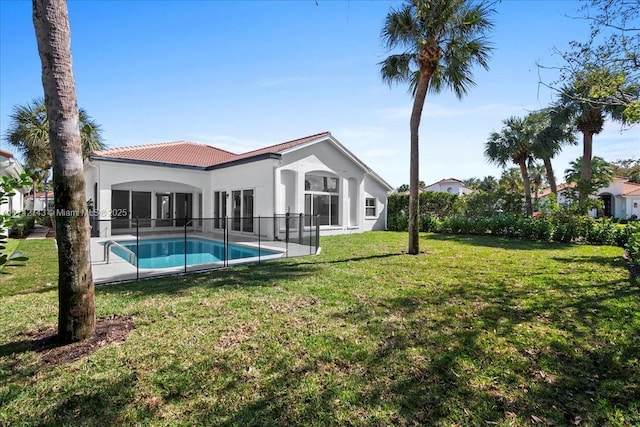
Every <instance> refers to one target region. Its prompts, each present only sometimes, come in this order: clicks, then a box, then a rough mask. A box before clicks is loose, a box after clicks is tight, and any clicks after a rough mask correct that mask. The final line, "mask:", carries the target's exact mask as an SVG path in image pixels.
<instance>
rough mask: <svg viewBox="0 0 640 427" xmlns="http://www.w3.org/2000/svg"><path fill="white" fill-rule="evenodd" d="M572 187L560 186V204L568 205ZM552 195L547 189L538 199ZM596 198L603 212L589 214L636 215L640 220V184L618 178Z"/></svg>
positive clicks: (611, 216)
mask: <svg viewBox="0 0 640 427" xmlns="http://www.w3.org/2000/svg"><path fill="white" fill-rule="evenodd" d="M571 187H572V185H571V184H559V185H558V204H560V205H564V204H566V203H567V197H566V194H565V193H566V191H567V190H568V189H569V188H571ZM550 194H551V190H550V189H548V188H545V189H543V190H541V191H540V192H539V194H538V197H540V198H542V197H548V196H549V195H550ZM596 197H598V198H600V200H602V202H603V208H602V210H601V211H595V210H593V211H591V212H589V214H590V215H591V216H594V217H598V216H604V217H610V218H630V217H632V216H634V215H635V218H640V184H636V183H633V182H630V181H629V180H628V179H626V178H620V177H617V178H614V179H613V181H611V183H610V184H609V185H608V186H606V187H604V188H601V189H600V190H598V193H597V195H596Z"/></svg>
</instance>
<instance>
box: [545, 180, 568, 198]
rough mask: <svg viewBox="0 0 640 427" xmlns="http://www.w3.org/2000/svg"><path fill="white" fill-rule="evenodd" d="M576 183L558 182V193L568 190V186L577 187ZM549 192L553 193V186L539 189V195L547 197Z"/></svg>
mask: <svg viewBox="0 0 640 427" xmlns="http://www.w3.org/2000/svg"><path fill="white" fill-rule="evenodd" d="M575 186H576V184H575V183H574V182H572V183H570V184H567V183H562V184H558V185H556V189H557V190H558V193H559V192H561V191H563V190H566V189H567V188H570V187H571V188H573V187H575ZM549 194H551V188H550V187H547V188H543V189H542V190H540V191H538V197H547V196H548V195H549Z"/></svg>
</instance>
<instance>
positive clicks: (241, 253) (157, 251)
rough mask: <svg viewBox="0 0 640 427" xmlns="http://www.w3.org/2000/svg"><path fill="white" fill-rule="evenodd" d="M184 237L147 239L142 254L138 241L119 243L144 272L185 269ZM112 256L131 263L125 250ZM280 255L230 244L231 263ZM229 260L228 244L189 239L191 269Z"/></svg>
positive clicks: (118, 251) (143, 241) (143, 243)
mask: <svg viewBox="0 0 640 427" xmlns="http://www.w3.org/2000/svg"><path fill="white" fill-rule="evenodd" d="M184 243H185V241H184V237H173V238H162V239H145V240H140V242H139V253H138V251H137V249H136V241H135V240H126V241H118V244H119V245H122V246H124V247H125V248H127V249H128V250H130V251H131V252H133V253H134V254H135V255H136V256H137V257H138V267H140V268H170V267H182V266H184V252H185V251H184ZM111 252H113V253H114V254H116V255H118V256H119V257H120V258H122V259H124V260H127V261H129V262H130V263H132V264H133V265H135V260H133V262H132V261H130V260H129V257H128V254H127V252H126V251H125V250H123V249H122V248H120V247H118V246H116V245H113V246H111ZM275 254H279V252H275V251H270V250H266V249H257V248H250V247H247V246H240V245H234V244H231V243H228V244H227V260H237V259H242V258H253V257H258V256H261V257H263V256H269V255H275ZM224 259H225V248H224V243H223V242H219V241H216V240H209V239H201V238H198V237H187V265H188V266H190V265H197V264H208V263H215V262H222V261H224Z"/></svg>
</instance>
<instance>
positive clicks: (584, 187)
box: [578, 132, 593, 213]
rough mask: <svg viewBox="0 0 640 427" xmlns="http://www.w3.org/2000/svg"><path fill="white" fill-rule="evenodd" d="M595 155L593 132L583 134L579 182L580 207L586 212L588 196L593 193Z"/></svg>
mask: <svg viewBox="0 0 640 427" xmlns="http://www.w3.org/2000/svg"><path fill="white" fill-rule="evenodd" d="M592 156H593V132H583V134H582V170H581V171H580V181H581V182H580V183H578V190H579V196H578V197H579V198H578V203H579V206H580V209H581V210H582V211H583V212H584V213H586V212H587V208H586V201H587V197H589V194H590V193H591V188H590V187H591V185H590V183H591V157H592Z"/></svg>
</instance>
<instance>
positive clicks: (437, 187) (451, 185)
mask: <svg viewBox="0 0 640 427" xmlns="http://www.w3.org/2000/svg"><path fill="white" fill-rule="evenodd" d="M424 191H439V192H442V193H449V194H457V195H458V196H462V195H463V194H470V193H473V189H472V188H469V187H467V186H466V185H465V184H464V182H462V181H460V180H458V179H455V178H448V179H441V180H440V181H438V182H434V183H433V184H431V185H427V186H426V187H425V188H424Z"/></svg>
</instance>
